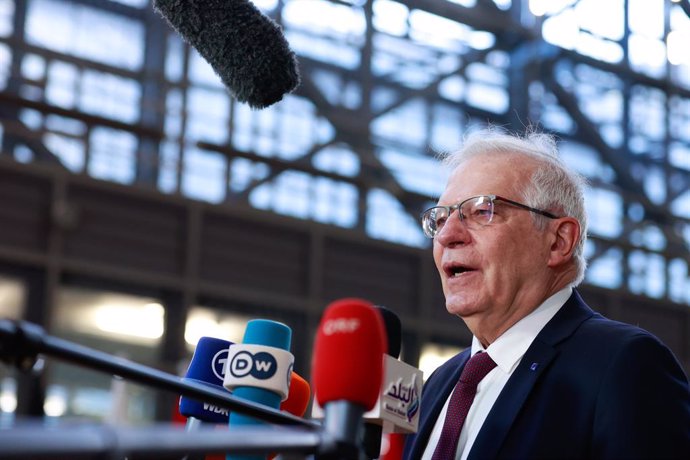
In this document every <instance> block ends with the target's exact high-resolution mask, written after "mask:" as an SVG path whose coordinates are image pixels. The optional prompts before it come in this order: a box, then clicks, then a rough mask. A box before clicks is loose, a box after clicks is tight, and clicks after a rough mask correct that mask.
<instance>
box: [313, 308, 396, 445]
mask: <svg viewBox="0 0 690 460" xmlns="http://www.w3.org/2000/svg"><path fill="white" fill-rule="evenodd" d="M385 352H386V332H385V330H384V327H383V321H382V319H381V316H380V315H379V313H378V312H377V311H376V310H375V309H374V307H373V306H372V304H371V303H369V302H367V301H365V300H361V299H354V298H351V299H342V300H338V301H335V302H333V303H331V304H330V305H329V306H328V307H327V308H326V311H325V313H324V315H323V317H322V319H321V323H320V324H319V328H318V332H317V335H316V340H315V343H314V361H313V363H314V365H313V370H312V375H313V382H314V393H315V394H316V399H317V401H318V403H319V404H320V405H321V406H322V407H323V408H324V413H325V417H324V422H323V428H324V431H325V433H327V434H329V435H330V436H332V437H333V441H334V442H335V443H336V444H337V445H338V452H339V454H341V455H342V457H341V458H356V457H357V456H358V455H359V446H358V443H359V440H360V438H361V431H362V428H363V423H362V415H363V414H364V412H365V411H367V410H369V409H371V408H372V407H373V406H374V404H375V403H376V400H377V399H378V396H379V392H380V388H381V382H382V379H383V359H382V357H383V354H384V353H385Z"/></svg>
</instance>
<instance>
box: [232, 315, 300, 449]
mask: <svg viewBox="0 0 690 460" xmlns="http://www.w3.org/2000/svg"><path fill="white" fill-rule="evenodd" d="M291 339H292V330H291V329H290V328H289V327H288V326H286V325H285V324H283V323H278V322H276V321H270V320H264V319H255V320H251V321H249V322H248V323H247V328H246V329H245V332H244V338H243V339H242V343H241V344H235V345H234V346H232V347H231V348H230V351H229V353H228V367H227V369H226V372H225V381H224V386H225V388H227V389H228V390H230V391H232V392H233V395H234V396H237V397H239V398H243V399H247V400H249V401H253V402H256V403H259V404H262V405H264V406H268V407H272V408H274V409H278V408H279V407H280V403H281V401H283V400H285V399H287V396H288V391H289V385H290V378H291V375H292V366H293V362H294V359H295V358H294V356H293V355H292V353H290V352H289V351H288V350H289V349H290V342H291ZM258 424H262V422H261V421H259V420H257V419H255V418H253V417H247V416H245V415H242V414H237V413H234V412H233V413H231V414H230V427H231V428H232V427H234V426H246V425H258ZM226 458H227V459H228V460H240V459H252V460H254V459H264V458H265V457H264V456H259V457H257V456H249V457H247V456H241V457H240V456H236V455H228V456H227V457H226Z"/></svg>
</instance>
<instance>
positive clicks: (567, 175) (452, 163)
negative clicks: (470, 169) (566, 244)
mask: <svg viewBox="0 0 690 460" xmlns="http://www.w3.org/2000/svg"><path fill="white" fill-rule="evenodd" d="M503 153H505V154H518V155H524V156H525V157H528V158H530V159H532V160H534V161H535V162H537V168H536V169H535V171H534V173H533V174H532V177H531V178H530V180H529V181H528V185H527V188H526V189H525V190H522V197H521V199H522V201H523V202H524V204H526V205H528V206H530V207H533V208H536V209H543V210H545V211H549V212H551V213H553V214H556V215H558V216H569V217H574V218H575V219H577V221H578V222H579V223H580V240H579V241H578V242H577V245H576V247H575V251H574V254H573V263H574V264H575V267H576V269H577V276H576V277H575V279H574V280H573V281H572V282H571V285H572V286H577V285H578V284H580V282H581V281H582V280H583V279H584V276H585V269H586V268H587V261H586V259H585V256H584V247H585V242H586V241H587V213H586V210H585V197H584V192H585V188H586V186H587V182H586V180H585V178H584V177H583V176H581V175H580V174H579V173H577V172H576V171H573V170H571V169H570V168H568V166H567V165H566V164H565V163H564V162H563V161H562V160H561V158H560V157H559V154H558V147H557V146H556V139H555V138H554V137H553V136H552V135H550V134H546V133H539V132H536V131H532V130H530V131H528V132H527V133H526V134H525V135H524V136H519V135H513V134H509V133H507V132H505V131H503V130H501V129H499V128H496V127H489V128H485V129H480V130H476V131H473V132H471V133H469V134H468V135H467V137H466V138H465V141H464V142H463V145H462V147H461V148H460V149H459V150H456V151H454V152H452V153H449V154H447V155H446V156H445V157H444V158H443V164H444V165H445V166H448V167H449V168H450V169H451V170H453V169H455V168H457V167H458V166H459V165H460V164H462V163H464V162H465V161H467V160H468V159H470V158H473V157H475V156H478V155H496V154H503ZM532 216H533V219H534V221H535V225H536V226H537V228H539V229H544V228H545V226H546V218H545V217H543V216H540V215H539V214H536V213H532Z"/></svg>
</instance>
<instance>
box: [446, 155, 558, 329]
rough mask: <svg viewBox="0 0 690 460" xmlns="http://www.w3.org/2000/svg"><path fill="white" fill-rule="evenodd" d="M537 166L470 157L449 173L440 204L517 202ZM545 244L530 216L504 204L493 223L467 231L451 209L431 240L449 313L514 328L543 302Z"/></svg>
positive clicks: (504, 158) (497, 206)
mask: <svg viewBox="0 0 690 460" xmlns="http://www.w3.org/2000/svg"><path fill="white" fill-rule="evenodd" d="M534 168H535V164H534V163H533V162H532V161H529V160H527V159H525V158H524V157H521V156H517V155H508V154H499V155H495V154H492V155H484V156H481V157H480V156H477V157H473V158H471V159H469V160H467V161H466V162H464V163H462V164H461V165H460V166H459V167H458V168H457V169H456V170H455V171H454V172H453V174H452V175H451V177H450V179H449V181H448V185H447V186H446V189H445V191H444V193H443V195H442V196H441V198H440V199H439V204H440V205H453V204H457V203H459V202H461V201H463V200H465V199H467V198H469V197H472V196H476V195H489V194H494V195H501V196H504V197H506V198H509V199H513V200H515V201H522V199H521V198H522V197H521V191H522V190H524V189H525V187H526V185H527V184H528V181H529V180H530V177H531V175H532V172H533V171H534ZM550 244H551V241H550V240H549V238H548V232H544V231H540V230H538V229H537V228H536V227H535V225H534V221H533V216H532V213H530V212H529V211H526V210H523V209H520V208H516V207H514V206H511V205H509V204H506V203H504V202H501V201H496V202H495V212H494V218H493V221H492V222H491V223H490V224H489V225H487V226H483V227H477V228H471V229H468V228H467V225H466V223H465V222H462V221H460V219H459V218H458V211H457V210H456V211H454V212H453V213H452V214H451V215H450V216H449V217H448V219H447V221H446V223H445V225H444V227H443V228H442V229H441V231H440V232H439V233H438V234H437V235H436V237H435V238H434V261H435V263H436V268H437V269H438V272H439V274H440V275H441V283H442V285H443V292H444V294H445V297H446V308H447V310H448V312H449V313H451V314H454V315H458V316H460V317H462V318H463V319H464V320H465V321H466V322H467V323H468V325H469V326H470V329H472V325H473V324H480V325H481V324H483V326H480V327H483V328H484V329H486V325H487V324H490V325H492V326H491V327H492V328H494V327H500V325H502V324H503V323H509V324H508V325H511V324H512V323H514V322H515V320H516V318H517V319H519V318H520V317H521V316H524V315H526V314H527V313H529V311H531V309H532V308H534V307H536V306H537V305H538V304H539V303H540V302H541V300H542V299H541V298H540V297H539V296H540V295H542V294H543V290H544V288H545V286H544V285H545V284H546V283H547V282H548V271H547V267H546V262H547V259H548V255H549V246H550ZM535 302H536V303H535ZM473 332H474V333H476V332H475V331H474V330H473Z"/></svg>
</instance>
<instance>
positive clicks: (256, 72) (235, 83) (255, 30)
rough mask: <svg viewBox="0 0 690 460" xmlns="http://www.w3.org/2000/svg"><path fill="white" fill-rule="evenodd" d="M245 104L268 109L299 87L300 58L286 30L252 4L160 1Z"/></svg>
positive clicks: (158, 7) (158, 8)
mask: <svg viewBox="0 0 690 460" xmlns="http://www.w3.org/2000/svg"><path fill="white" fill-rule="evenodd" d="M153 6H154V9H155V10H156V11H157V12H159V13H160V14H161V15H162V16H163V17H164V18H165V19H167V21H168V22H169V23H170V25H171V26H172V27H173V28H174V29H175V30H176V31H177V32H178V33H179V34H180V35H181V36H182V38H184V39H185V41H187V42H188V43H189V44H190V45H192V46H193V47H194V48H195V49H196V50H197V51H198V52H199V54H200V55H201V57H203V58H204V59H205V60H206V61H207V62H208V63H209V64H211V67H212V68H213V70H214V72H216V74H218V76H219V77H220V79H221V80H222V81H223V84H224V85H225V86H226V87H227V88H228V90H229V91H230V92H231V93H232V94H233V95H234V96H235V97H236V98H237V100H238V101H240V102H246V103H247V104H249V105H250V106H251V107H253V108H264V107H268V106H269V105H271V104H273V103H275V102H278V101H280V100H281V99H282V98H283V95H284V94H286V93H289V92H290V91H292V90H293V89H295V87H297V85H298V84H299V71H298V70H297V58H296V57H295V53H294V52H292V50H290V48H289V46H288V43H287V40H286V39H285V37H284V36H283V33H282V31H281V29H280V27H279V26H278V25H277V24H276V23H275V22H273V20H271V19H270V18H269V17H268V16H266V15H264V14H263V13H262V12H261V11H260V10H259V9H258V8H257V7H256V6H254V4H253V3H252V2H251V1H249V0H154V2H153Z"/></svg>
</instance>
